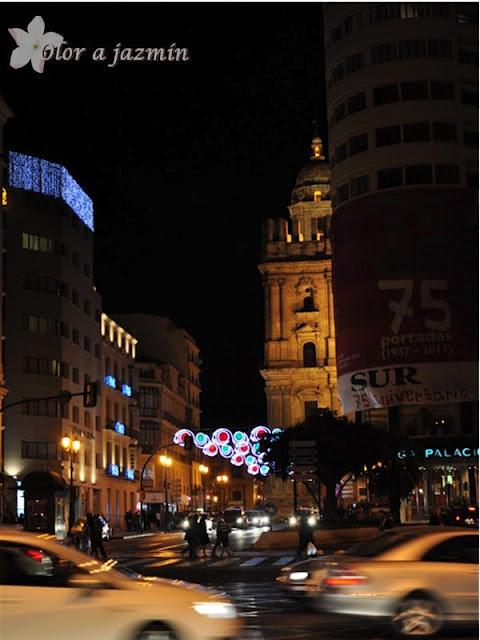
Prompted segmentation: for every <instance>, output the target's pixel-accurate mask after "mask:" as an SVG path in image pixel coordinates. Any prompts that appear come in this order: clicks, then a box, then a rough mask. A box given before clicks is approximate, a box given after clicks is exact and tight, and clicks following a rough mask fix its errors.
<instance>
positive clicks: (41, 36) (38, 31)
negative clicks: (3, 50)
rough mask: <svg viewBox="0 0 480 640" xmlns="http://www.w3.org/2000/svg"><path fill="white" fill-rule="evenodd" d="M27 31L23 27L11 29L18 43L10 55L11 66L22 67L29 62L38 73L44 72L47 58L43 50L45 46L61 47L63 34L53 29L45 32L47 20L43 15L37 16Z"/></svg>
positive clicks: (11, 33)
mask: <svg viewBox="0 0 480 640" xmlns="http://www.w3.org/2000/svg"><path fill="white" fill-rule="evenodd" d="M27 30H28V32H27V31H24V30H23V29H17V28H15V29H9V30H8V32H9V33H10V35H11V36H12V38H13V39H14V40H15V43H16V44H17V45H18V46H17V48H16V49H14V50H13V51H12V55H11V57H10V66H11V67H13V68H14V69H20V68H21V67H24V66H25V65H26V64H28V63H29V62H31V63H32V67H33V68H34V69H35V71H37V72H38V73H43V67H44V66H45V60H44V57H43V55H44V54H43V51H44V49H45V47H47V46H48V45H50V47H49V48H50V49H51V48H52V47H59V46H60V45H61V44H62V42H63V36H61V35H60V34H59V33H55V32H53V31H48V32H47V33H45V22H44V21H43V18H42V17H41V16H35V18H34V19H33V20H32V21H31V22H30V24H29V25H28V27H27Z"/></svg>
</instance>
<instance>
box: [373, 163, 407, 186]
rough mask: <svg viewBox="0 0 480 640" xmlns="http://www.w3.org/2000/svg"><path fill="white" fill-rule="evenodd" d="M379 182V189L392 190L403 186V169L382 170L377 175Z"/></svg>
mask: <svg viewBox="0 0 480 640" xmlns="http://www.w3.org/2000/svg"><path fill="white" fill-rule="evenodd" d="M377 181H378V188H379V189H391V188H392V187H400V186H402V184H403V170H402V167H395V168H392V169H381V170H380V171H378V173H377Z"/></svg>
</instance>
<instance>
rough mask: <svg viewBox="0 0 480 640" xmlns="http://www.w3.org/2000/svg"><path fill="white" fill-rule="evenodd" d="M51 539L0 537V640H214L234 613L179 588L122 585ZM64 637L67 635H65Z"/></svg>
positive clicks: (233, 621)
mask: <svg viewBox="0 0 480 640" xmlns="http://www.w3.org/2000/svg"><path fill="white" fill-rule="evenodd" d="M114 567H115V561H114V560H109V561H107V562H104V563H103V564H101V563H100V562H97V561H96V560H94V559H91V558H88V562H86V557H85V555H84V554H83V553H80V552H79V551H77V550H75V549H73V548H72V547H67V546H64V545H61V544H59V543H58V542H56V541H55V540H54V539H53V536H44V537H41V536H38V535H35V534H26V533H20V532H16V531H12V530H0V584H1V589H0V610H1V612H2V640H24V639H25V638H30V637H31V638H35V639H36V640H64V638H65V637H66V635H68V638H69V640H84V639H85V637H87V638H88V637H91V638H102V640H147V639H148V640H160V639H161V640H221V639H224V638H236V637H240V635H241V634H240V631H241V624H240V622H239V620H238V618H237V612H236V610H235V607H234V605H233V604H232V603H231V602H230V601H229V600H228V599H227V598H225V597H223V595H219V594H215V593H214V592H212V591H211V590H208V589H206V588H202V587H200V586H194V585H189V584H187V583H184V582H182V583H180V582H172V581H169V580H165V579H161V578H159V579H157V578H151V577H150V578H148V579H147V578H144V579H141V578H137V579H132V578H129V577H127V576H125V575H123V574H121V573H119V572H117V571H116V570H115V568H114ZM66 629H68V633H67V632H66V631H65V630H66Z"/></svg>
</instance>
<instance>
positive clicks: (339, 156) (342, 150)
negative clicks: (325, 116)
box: [335, 142, 348, 164]
mask: <svg viewBox="0 0 480 640" xmlns="http://www.w3.org/2000/svg"><path fill="white" fill-rule="evenodd" d="M347 156H348V153H347V143H346V142H344V143H343V144H339V145H338V147H337V148H336V149H335V163H336V164H338V163H339V162H342V161H343V160H345V159H346V158H347Z"/></svg>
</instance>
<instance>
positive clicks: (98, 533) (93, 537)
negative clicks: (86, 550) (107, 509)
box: [87, 513, 107, 560]
mask: <svg viewBox="0 0 480 640" xmlns="http://www.w3.org/2000/svg"><path fill="white" fill-rule="evenodd" d="M87 525H88V529H89V533H90V546H91V549H92V556H95V558H98V554H99V552H100V555H101V556H102V558H103V560H106V559H107V552H106V551H105V547H104V546H103V538H102V529H103V524H102V521H101V519H100V514H98V513H96V514H95V515H92V514H91V513H87Z"/></svg>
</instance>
